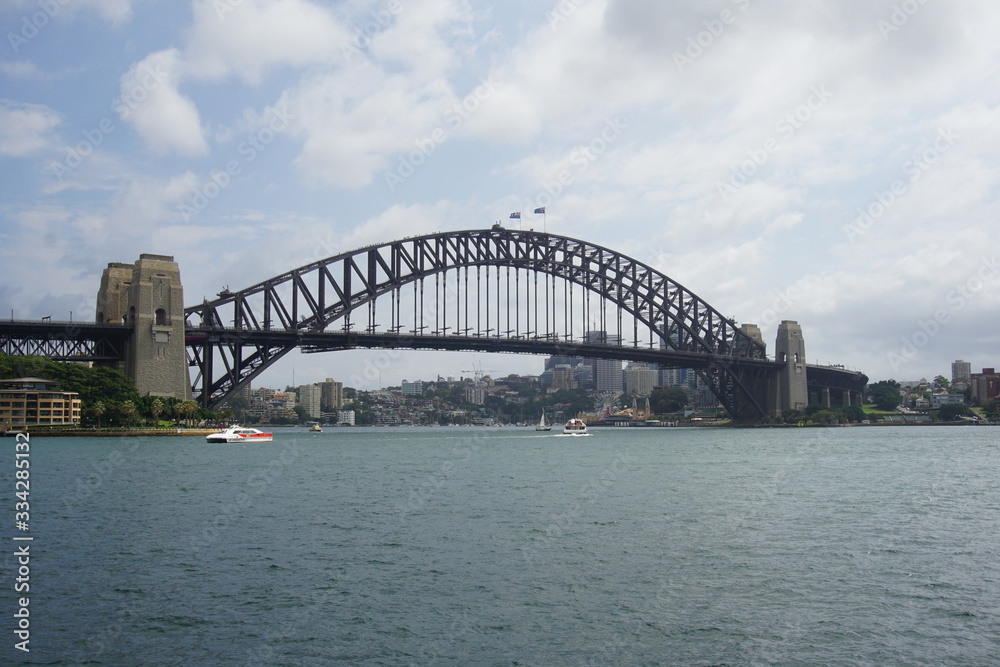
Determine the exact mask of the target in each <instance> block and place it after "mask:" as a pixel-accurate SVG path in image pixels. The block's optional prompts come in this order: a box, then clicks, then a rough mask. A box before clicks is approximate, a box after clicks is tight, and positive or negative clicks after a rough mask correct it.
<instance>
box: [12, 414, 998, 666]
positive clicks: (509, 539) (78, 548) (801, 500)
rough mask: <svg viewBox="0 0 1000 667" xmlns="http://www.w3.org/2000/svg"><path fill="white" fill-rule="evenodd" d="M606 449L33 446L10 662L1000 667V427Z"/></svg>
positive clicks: (557, 445) (523, 433)
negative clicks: (23, 635) (25, 636)
mask: <svg viewBox="0 0 1000 667" xmlns="http://www.w3.org/2000/svg"><path fill="white" fill-rule="evenodd" d="M592 433H593V435H592V436H591V437H573V436H562V435H560V434H558V431H553V432H551V433H536V432H535V431H534V430H533V429H532V428H530V427H529V428H524V429H515V428H501V429H486V428H479V429H460V428H435V429H416V428H395V429H361V428H358V429H326V431H325V432H323V433H308V432H306V431H305V430H304V429H298V430H291V429H278V430H277V431H276V432H275V439H274V442H272V443H258V444H252V445H207V444H206V443H205V441H204V438H203V437H198V438H131V439H99V438H64V439H56V438H53V439H44V438H41V437H38V438H33V439H32V442H31V481H32V486H31V499H32V505H31V508H32V528H31V530H32V535H33V537H34V541H33V542H32V546H31V550H32V556H33V558H32V562H31V607H30V609H31V629H32V632H31V652H30V654H24V653H21V652H19V651H16V650H14V649H13V644H14V642H15V641H16V640H15V639H14V634H13V632H12V630H13V627H14V626H13V623H12V622H11V617H12V613H13V610H14V605H15V604H16V602H15V594H14V593H13V581H14V577H15V576H16V574H15V572H16V567H17V566H16V564H15V561H14V559H13V557H12V554H13V552H14V548H13V547H12V546H11V545H12V544H14V543H13V542H9V541H8V547H7V548H6V549H5V550H4V551H5V558H4V562H3V575H2V576H3V579H4V583H3V590H4V595H3V597H2V604H3V610H2V616H3V618H4V619H5V621H4V626H3V627H4V630H5V631H4V636H5V637H6V640H5V641H4V645H3V646H2V647H0V662H3V663H5V664H17V663H19V662H27V663H38V664H46V665H72V664H80V663H84V664H89V665H230V664H232V665H330V664H345V665H546V666H547V665H661V664H662V665H748V664H758V665H769V664H775V665H797V664H840V665H987V664H998V657H997V656H1000V530H998V526H1000V490H998V488H1000V487H998V480H1000V438H998V433H1000V431H997V430H996V429H993V428H989V427H918V426H910V427H856V428H826V429H819V428H817V429H813V428H791V429H747V430H733V429H712V428H661V429H594V430H592ZM8 442H9V444H10V447H9V448H8V449H10V450H12V448H13V440H12V439H8ZM5 458H6V459H7V461H8V464H7V465H6V466H5V469H4V472H3V477H4V480H5V482H4V483H5V488H8V489H13V481H14V474H13V471H14V468H13V463H12V460H13V457H12V456H9V457H5ZM8 498H10V494H8ZM13 502H14V501H13V500H9V501H8V506H9V507H8V509H9V512H8V514H9V515H10V516H9V517H8V518H9V522H8V523H11V525H12V523H13V512H14V508H13ZM5 532H6V533H7V534H8V535H9V534H10V533H11V532H13V531H12V529H10V530H8V531H5Z"/></svg>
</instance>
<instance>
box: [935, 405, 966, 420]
mask: <svg viewBox="0 0 1000 667" xmlns="http://www.w3.org/2000/svg"><path fill="white" fill-rule="evenodd" d="M937 413H938V419H940V420H941V421H943V422H954V421H958V418H959V417H964V416H965V415H968V414H971V413H972V410H970V409H969V407H968V406H967V405H963V404H961V403H947V404H945V405H942V406H941V407H940V408H938V411H937Z"/></svg>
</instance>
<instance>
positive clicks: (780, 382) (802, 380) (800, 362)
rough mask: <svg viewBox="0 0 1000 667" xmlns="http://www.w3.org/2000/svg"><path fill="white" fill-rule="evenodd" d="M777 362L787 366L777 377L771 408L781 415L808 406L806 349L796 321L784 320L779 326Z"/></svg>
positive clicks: (775, 349)
mask: <svg viewBox="0 0 1000 667" xmlns="http://www.w3.org/2000/svg"><path fill="white" fill-rule="evenodd" d="M774 356H775V359H776V360H778V361H780V362H782V363H784V364H785V365H784V367H783V368H782V369H781V370H779V371H778V373H777V374H776V376H775V385H776V386H775V387H774V390H773V391H772V395H774V398H775V399H776V400H775V401H774V402H773V403H772V405H773V406H774V413H775V415H776V416H780V415H781V414H783V413H785V412H789V411H792V410H805V409H806V408H807V407H809V385H808V383H807V380H806V346H805V341H804V340H803V339H802V327H801V326H799V323H798V322H796V321H794V320H783V321H782V322H781V324H779V325H778V336H777V339H776V341H775V344H774Z"/></svg>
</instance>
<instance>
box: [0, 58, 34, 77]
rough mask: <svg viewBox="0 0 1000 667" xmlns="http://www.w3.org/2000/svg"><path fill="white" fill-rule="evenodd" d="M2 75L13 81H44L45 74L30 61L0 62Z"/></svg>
mask: <svg viewBox="0 0 1000 667" xmlns="http://www.w3.org/2000/svg"><path fill="white" fill-rule="evenodd" d="M0 74H3V75H4V76H8V77H10V78H12V79H42V78H44V77H45V73H44V72H43V71H42V70H41V69H40V68H39V67H38V66H37V65H35V63H33V62H31V61H30V60H16V61H10V60H0Z"/></svg>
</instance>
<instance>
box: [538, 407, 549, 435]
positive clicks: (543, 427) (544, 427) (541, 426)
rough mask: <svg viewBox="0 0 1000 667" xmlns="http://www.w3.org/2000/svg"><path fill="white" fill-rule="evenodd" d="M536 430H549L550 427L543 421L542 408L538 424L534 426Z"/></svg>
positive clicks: (543, 412)
mask: <svg viewBox="0 0 1000 667" xmlns="http://www.w3.org/2000/svg"><path fill="white" fill-rule="evenodd" d="M535 430H536V431H551V430H552V427H551V426H549V425H548V424H546V423H545V410H542V418H541V419H539V420H538V426H536V427H535Z"/></svg>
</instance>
